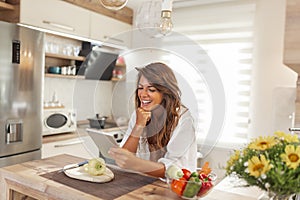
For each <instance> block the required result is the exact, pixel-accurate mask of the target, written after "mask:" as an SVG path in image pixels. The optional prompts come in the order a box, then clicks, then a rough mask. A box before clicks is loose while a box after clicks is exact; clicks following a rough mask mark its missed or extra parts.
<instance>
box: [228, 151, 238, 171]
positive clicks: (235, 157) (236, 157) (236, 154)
mask: <svg viewBox="0 0 300 200" xmlns="http://www.w3.org/2000/svg"><path fill="white" fill-rule="evenodd" d="M240 154H241V152H240V151H239V150H235V151H234V154H233V155H231V156H230V158H229V160H228V161H227V168H230V167H231V166H232V165H233V164H234V162H235V161H237V160H238V159H239V158H240Z"/></svg>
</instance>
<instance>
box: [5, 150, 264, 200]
mask: <svg viewBox="0 0 300 200" xmlns="http://www.w3.org/2000/svg"><path fill="white" fill-rule="evenodd" d="M81 161H82V159H81V158H77V157H73V156H71V155H66V154H63V155H59V156H55V157H51V158H47V159H42V160H35V161H30V162H25V163H21V164H17V165H12V166H7V167H3V168H0V181H1V182H0V191H1V193H0V199H1V200H5V199H7V200H12V199H14V200H19V199H25V198H26V199H28V200H33V199H50V200H52V199H53V200H54V199H64V200H76V199H78V200H79V199H80V200H85V199H86V200H93V199H97V200H99V199H105V198H99V197H95V196H93V195H91V194H88V193H84V192H82V191H80V190H77V189H74V188H72V187H69V186H67V185H65V184H61V183H59V182H57V181H53V180H50V179H47V178H45V177H43V176H42V175H44V174H48V173H53V172H55V171H57V170H59V169H61V168H62V167H63V166H65V165H67V164H72V163H77V162H81ZM145 178H149V179H151V177H146V176H145ZM132 181H134V180H129V181H128V184H130V182H132ZM228 181H229V180H228V179H225V180H224V181H221V182H220V183H219V184H218V185H217V186H216V187H215V189H214V190H213V191H212V192H210V193H209V194H208V195H207V196H206V197H205V198H203V199H206V200H214V199H222V200H226V199H228V200H229V199H230V200H234V199H238V200H240V199H243V200H254V199H257V197H258V196H259V195H260V193H261V192H260V191H259V190H257V189H256V188H254V189H247V190H245V191H243V189H240V190H239V189H234V188H228V187H229V185H228V184H227V183H228ZM120 188H122V185H120ZM120 188H115V189H116V190H118V189H120ZM222 188H223V189H222ZM99 190H101V187H99ZM103 192H105V191H103ZM114 199H118V200H125V199H126V200H131V199H135V200H136V199H146V200H150V199H151V200H152V199H153V200H156V199H158V200H169V199H175V200H176V199H177V200H179V199H180V198H179V197H177V196H176V195H175V194H174V193H173V192H171V191H170V189H169V188H168V186H167V184H166V183H164V182H162V181H160V180H156V181H154V182H153V183H151V184H147V185H145V186H143V187H140V188H137V189H135V190H134V191H131V192H128V193H126V194H124V195H122V196H119V197H117V198H114Z"/></svg>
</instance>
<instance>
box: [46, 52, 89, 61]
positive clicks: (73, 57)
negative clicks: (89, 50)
mask: <svg viewBox="0 0 300 200" xmlns="http://www.w3.org/2000/svg"><path fill="white" fill-rule="evenodd" d="M46 57H49V58H59V59H65V60H77V61H84V59H85V57H83V56H68V55H63V54H55V53H46Z"/></svg>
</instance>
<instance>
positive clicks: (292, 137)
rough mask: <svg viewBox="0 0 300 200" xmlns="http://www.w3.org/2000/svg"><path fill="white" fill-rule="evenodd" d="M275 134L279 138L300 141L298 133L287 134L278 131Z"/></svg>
mask: <svg viewBox="0 0 300 200" xmlns="http://www.w3.org/2000/svg"><path fill="white" fill-rule="evenodd" d="M275 135H276V136H277V137H279V138H283V139H284V140H285V141H287V142H299V138H298V136H297V135H296V134H294V135H292V134H286V133H284V132H282V131H276V132H275Z"/></svg>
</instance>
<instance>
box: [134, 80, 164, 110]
mask: <svg viewBox="0 0 300 200" xmlns="http://www.w3.org/2000/svg"><path fill="white" fill-rule="evenodd" d="M137 94H138V97H139V100H140V102H141V104H140V106H141V108H143V109H144V110H146V111H150V110H152V109H153V108H154V107H155V106H156V105H159V104H160V103H161V101H162V94H161V93H160V92H159V91H158V90H157V89H156V88H155V87H154V86H152V85H151V84H150V83H149V81H148V80H147V79H146V78H145V77H144V76H143V75H142V76H141V78H140V80H139V84H138V88H137Z"/></svg>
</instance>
